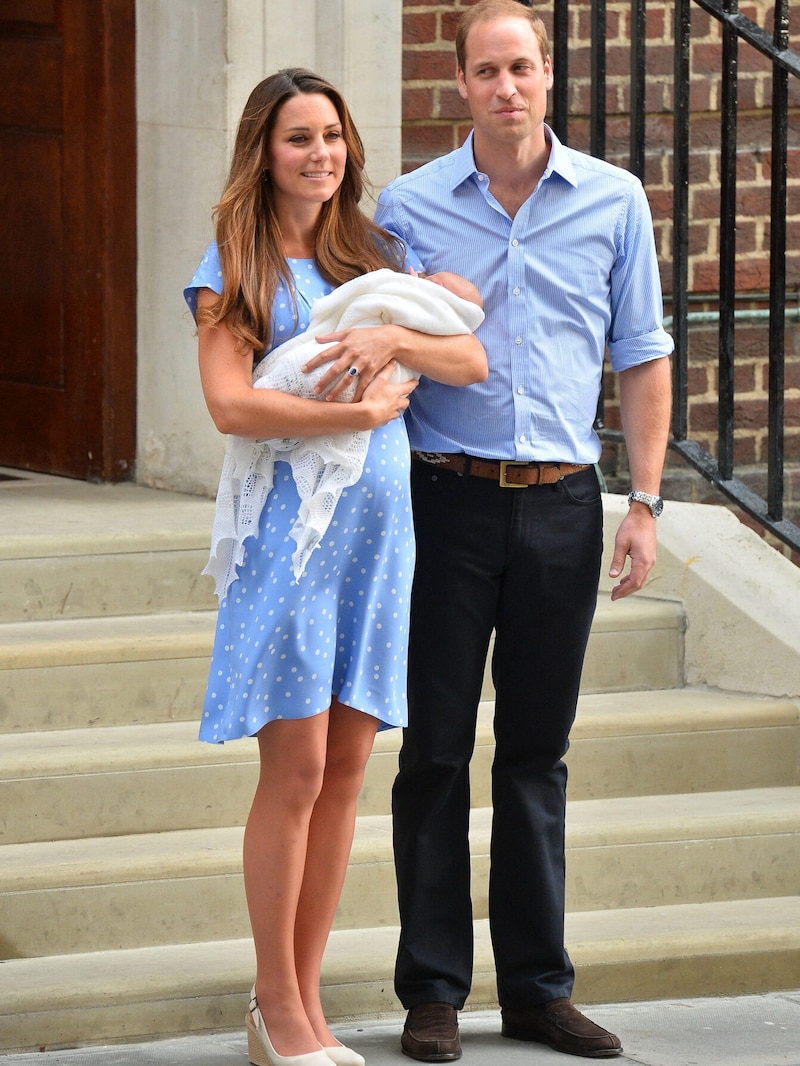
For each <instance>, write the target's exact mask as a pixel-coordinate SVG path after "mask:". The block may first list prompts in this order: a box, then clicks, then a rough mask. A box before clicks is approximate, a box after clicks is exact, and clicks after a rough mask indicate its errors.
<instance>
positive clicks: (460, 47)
mask: <svg viewBox="0 0 800 1066" xmlns="http://www.w3.org/2000/svg"><path fill="white" fill-rule="evenodd" d="M496 18H520V19H526V20H527V21H528V22H530V24H531V28H532V29H533V32H534V33H535V35H536V37H537V38H538V41H539V47H540V49H541V51H542V59H545V58H546V57H547V55H548V54H549V51H550V49H549V46H548V43H547V27H546V26H545V24H544V23H543V22H542V20H541V19H540V18H539V16H538V15H537V14H536V13H535V12H534V11H533V9H532V8H530V7H528V6H527V5H525V4H521V3H520V2H519V0H478V3H477V4H473V6H472V7H468V8H467V10H466V11H465V12H464V14H463V15H462V16H461V18H460V19H459V20H458V27H457V29H456V59H457V61H458V67H459V70H462V71H463V70H464V68H465V64H466V44H467V35H468V34H469V31H470V30H471V29H472V27H473V26H474V25H475V23H476V22H489V21H490V20H491V19H496Z"/></svg>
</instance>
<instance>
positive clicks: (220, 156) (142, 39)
mask: <svg viewBox="0 0 800 1066" xmlns="http://www.w3.org/2000/svg"><path fill="white" fill-rule="evenodd" d="M136 19H137V28H136V61H137V88H136V103H137V114H138V204H137V215H138V242H139V266H138V295H137V309H138V312H137V313H138V322H139V327H138V377H139V384H138V416H137V417H138V448H137V463H136V480H137V481H138V482H139V483H141V484H144V485H151V486H153V487H156V488H166V489H173V490H175V491H179V492H187V493H193V494H202V495H213V493H214V492H215V490H216V485H217V477H218V474H219V466H220V462H221V459H222V452H223V448H224V441H223V439H222V438H221V437H220V436H219V434H218V433H217V431H216V429H215V428H214V426H213V424H212V423H211V419H210V418H209V416H208V414H207V412H206V408H205V403H204V401H203V397H202V393H201V391H200V385H199V380H198V374H197V355H196V341H195V338H194V335H193V330H194V326H193V323H192V321H191V319H190V317H189V316H188V313H186V308H185V304H184V302H183V297H182V288H183V286H184V285H185V284H186V282H187V281H188V280H189V279H190V278H191V276H192V273H193V272H194V269H195V266H196V265H197V263H198V261H199V259H200V257H201V255H202V253H203V251H204V249H205V247H206V245H207V244H208V242H209V241H210V240H211V238H212V236H213V229H212V221H211V209H212V207H213V205H214V204H215V203H216V201H217V199H218V198H219V194H220V192H221V190H222V184H223V181H224V178H225V174H226V171H227V166H228V160H229V156H230V150H231V147H232V142H233V136H234V133H235V130H236V125H237V123H238V120H239V115H240V114H241V110H242V107H243V106H244V103H245V101H246V99H247V96H248V94H249V93H250V90H251V89H252V88H253V86H254V85H256V84H257V82H259V81H260V80H261V79H262V78H263V77H265V76H266V75H267V74H269V73H271V72H272V71H273V70H277V69H279V68H280V67H286V66H305V67H309V68H310V69H312V70H315V71H317V72H318V73H320V74H322V75H324V76H325V77H327V78H329V79H330V80H331V81H332V82H333V83H334V84H335V85H336V86H337V87H338V88H339V89H341V90H342V92H343V94H344V96H345V99H346V100H347V102H348V105H349V106H350V108H351V110H352V112H353V115H354V117H355V120H356V123H357V125H358V127H359V131H360V133H361V135H362V137H363V139H364V143H365V146H366V152H367V168H368V174H369V176H370V178H371V179H372V181H373V182H375V183H376V184H378V185H383V184H386V182H388V181H390V180H391V178H393V177H394V176H395V175H396V174H397V173H399V169H400V123H401V40H402V0H290V2H287V0H137V4H136ZM364 207H365V210H371V207H372V205H371V204H370V203H365V205H364Z"/></svg>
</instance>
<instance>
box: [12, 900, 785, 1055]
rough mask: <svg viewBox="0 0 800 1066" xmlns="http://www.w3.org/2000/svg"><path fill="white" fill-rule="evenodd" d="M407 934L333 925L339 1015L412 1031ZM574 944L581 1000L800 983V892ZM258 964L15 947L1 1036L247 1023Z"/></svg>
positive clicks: (643, 912) (482, 926)
mask: <svg viewBox="0 0 800 1066" xmlns="http://www.w3.org/2000/svg"><path fill="white" fill-rule="evenodd" d="M210 920H213V919H210ZM397 935H398V930H397V929H396V928H395V927H387V928H375V929H369V930H339V931H336V932H334V933H333V934H332V935H331V939H330V943H329V946H328V951H327V953H326V957H325V962H324V966H323V1006H324V1007H325V1010H326V1013H327V1015H328V1017H329V1018H330V1019H331V1021H333V1022H340V1021H343V1020H345V1019H352V1018H358V1019H361V1018H363V1019H368V1018H373V1017H376V1016H378V1015H384V1016H385V1015H393V1014H394V1015H395V1016H396V1017H397V1020H398V1030H397V1031H398V1037H399V1033H400V1029H401V1027H402V1022H401V1015H400V1005H399V1003H398V1001H397V1000H396V998H395V996H394V993H393V990H392V971H393V967H394V953H395V948H396V945H397ZM567 943H568V946H569V950H570V954H571V956H572V959H573V961H574V963H575V965H576V968H577V975H578V976H577V981H576V986H575V1001H576V1002H577V1003H580V1004H591V1003H611V1002H620V1001H625V1000H634V999H635V1000H642V999H648V998H649V999H655V998H658V999H671V998H683V997H688V996H703V995H706V996H707V995H718V996H719V995H722V996H724V995H743V994H748V993H756V992H761V991H766V990H770V991H777V990H780V989H795V988H796V987H797V974H798V972H800V896H783V897H779V898H775V899H759V900H743V901H731V902H722V903H704V904H684V905H678V906H666V907H644V908H626V909H623V910H607V911H589V912H578V913H573V914H568V915H567ZM253 974H254V956H253V948H252V943H251V941H250V940H249V939H247V938H242V939H236V940H222V941H213V942H204V943H196V944H187V945H167V946H163V947H152V948H140V949H131V950H122V951H107V952H97V953H93V954H76V955H61V956H52V957H49V958H37V959H11V960H8V961H7V962H5V963H4V964H3V966H2V967H0V1049H2V1050H4V1051H10V1050H29V1051H32V1050H42V1049H53V1048H55V1047H57V1046H62V1047H63V1046H71V1045H76V1044H77V1045H90V1044H100V1043H109V1042H120V1041H122V1042H126V1043H127V1042H132V1041H138V1040H147V1039H151V1038H154V1037H167V1036H175V1035H184V1034H186V1033H193V1034H201V1033H203V1032H218V1031H220V1030H224V1029H236V1030H239V1029H241V1026H242V1025H243V1018H244V1011H245V1009H246V1003H247V999H246V997H247V993H248V991H249V989H250V985H251V984H252V980H253ZM496 1006H497V1003H496V990H495V979H494V967H493V962H492V954H491V945H490V938H489V930H488V923H487V922H486V921H484V920H481V921H477V922H476V923H475V976H474V982H473V991H472V995H471V997H470V1000H469V1001H468V1007H471V1008H473V1009H484V1008H496ZM398 1053H399V1052H398Z"/></svg>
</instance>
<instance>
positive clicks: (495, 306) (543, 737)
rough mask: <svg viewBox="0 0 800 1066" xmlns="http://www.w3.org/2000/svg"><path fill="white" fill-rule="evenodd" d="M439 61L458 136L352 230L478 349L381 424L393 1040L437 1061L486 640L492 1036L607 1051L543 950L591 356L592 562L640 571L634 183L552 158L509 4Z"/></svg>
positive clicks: (662, 396)
mask: <svg viewBox="0 0 800 1066" xmlns="http://www.w3.org/2000/svg"><path fill="white" fill-rule="evenodd" d="M456 52H457V59H458V67H457V79H458V88H459V92H460V94H461V96H462V97H463V98H464V99H465V100H466V101H467V102H468V104H469V108H470V112H471V115H472V120H473V130H472V133H471V135H470V136H469V138H468V139H467V141H466V142H465V144H464V145H463V146H462V147H461V148H460V149H458V150H456V151H455V152H452V153H451V154H450V155H448V156H445V157H444V158H442V159H439V160H436V161H434V162H432V163H429V164H427V165H425V166H423V167H421V168H420V169H419V170H416V171H414V172H413V173H411V174H408V175H405V176H403V177H401V178H398V179H397V180H396V181H395V182H393V183H392V184H391V185H390V186H389V188H388V189H387V190H385V192H384V193H383V194H382V195H381V198H380V201H379V208H378V212H377V215H376V221H378V222H379V223H380V224H381V225H383V226H386V227H387V228H389V229H391V230H393V231H394V232H395V233H397V234H398V235H399V236H400V237H401V238H402V239H403V240H404V241H405V242H406V243H407V245H408V246H409V248H411V249H413V251H414V252H416V253H417V255H418V256H419V257H420V260H421V262H422V263H423V264H424V267H425V269H426V270H429V271H434V270H452V271H455V272H457V273H459V274H462V275H464V276H466V277H468V278H469V279H470V280H471V281H472V282H473V283H474V284H475V285H476V286H477V287H478V289H479V290H480V291H481V293H482V294H483V297H484V305H485V311H486V320H485V322H484V324H483V325H482V326H481V327H480V328H479V330H478V337H479V339H480V340H481V341H482V343H483V345H484V347H485V349H486V351H487V354H488V358H489V376H488V378H487V380H486V381H485V382H484V383H481V384H477V385H471V386H469V387H468V388H464V389H453V388H448V387H447V386H442V385H437V384H436V383H435V382H432V381H428V380H423V381H422V382H421V384H420V385H419V387H418V388H417V389H416V391H415V393H414V395H413V397H412V398H411V406H410V408H409V412H408V415H407V419H408V428H409V436H410V440H411V447H412V451H413V454H414V462H413V463H412V468H413V472H412V491H413V504H414V522H415V530H416V536H417V569H416V572H415V583H414V594H413V598H412V623H411V647H410V652H409V674H410V677H409V700H410V707H409V726H408V729H407V730H406V732H405V734H404V739H403V748H402V751H401V755H400V770H399V774H398V777H397V780H396V783H395V786H394V792H393V813H394V840H395V861H396V867H397V879H398V896H399V903H400V917H401V936H400V944H399V949H398V956H397V968H396V973H395V988H396V991H397V995H398V997H399V998H400V1000H401V1002H402V1003H403V1005H404V1006H405V1007H406V1009H407V1010H408V1017H407V1019H406V1025H405V1029H404V1031H403V1036H402V1042H401V1043H402V1049H403V1051H404V1052H405V1053H406V1054H407V1055H409V1056H410V1057H411V1058H414V1059H418V1060H420V1061H423V1062H443V1061H448V1060H452V1059H457V1058H458V1057H459V1056H460V1054H461V1047H460V1040H459V1033H458V1016H457V1013H456V1012H457V1011H458V1010H459V1009H460V1008H461V1007H462V1006H463V1004H464V1001H465V999H466V997H467V994H468V993H469V989H470V983H471V979H472V951H473V946H472V908H471V900H470V894H469V893H470V886H469V876H470V869H469V862H470V860H469V844H468V818H469V804H470V800H469V778H468V774H469V761H470V757H471V754H472V748H473V744H474V737H475V719H476V713H477V706H478V702H479V699H480V689H481V681H482V673H483V663H484V659H485V656H486V652H487V648H488V644H489V640H490V635H491V633H492V630H493V629H494V631H495V647H494V656H493V661H492V672H493V678H494V684H495V693H496V702H495V735H496V752H495V759H494V765H493V770H492V789H493V804H494V817H493V828H492V844H491V875H490V886H489V917H490V926H491V934H492V945H493V950H494V956H495V964H496V971H497V987H498V996H499V1002H500V1007H501V1010H502V1032H503V1035H504V1036H507V1037H511V1038H513V1039H518V1040H531V1041H539V1042H542V1043H545V1044H548V1045H550V1046H551V1047H553V1048H555V1049H557V1050H559V1051H563V1052H566V1053H568V1054H573V1055H581V1056H587V1057H598V1058H600V1057H606V1056H612V1055H617V1054H619V1053H620V1052H621V1050H622V1049H621V1046H620V1041H619V1040H618V1039H617V1037H616V1036H614V1035H613V1034H612V1033H608V1032H607V1031H606V1030H604V1029H602V1028H601V1027H600V1026H598V1025H595V1024H594V1023H593V1022H591V1021H590V1020H589V1019H588V1018H585V1017H584V1016H583V1015H582V1014H581V1013H580V1012H579V1011H578V1010H577V1009H576V1008H575V1007H574V1006H573V1005H572V1003H571V1000H570V996H571V992H572V986H573V978H574V972H573V968H572V965H571V963H570V960H569V957H568V955H567V953H566V951H565V949H564V815H565V804H566V769H565V767H564V764H563V762H562V757H563V756H564V754H565V752H566V750H567V746H568V738H569V731H570V728H571V725H572V721H573V718H574V714H575V707H576V702H577V697H578V688H579V683H580V674H581V669H582V665H583V656H584V651H585V647H586V642H587V639H588V636H589V630H590V627H591V622H592V615H593V612H594V608H595V605H596V598H597V589H598V581H599V571H600V561H601V550H602V513H601V507H602V505H601V498H600V492H599V488H598V482H597V477H596V474H595V470H594V465H593V464H595V463H596V462H597V460H598V459H599V456H600V450H601V449H600V443H599V441H598V438H597V436H596V434H595V432H594V430H593V420H594V415H595V410H596V404H597V398H598V394H599V390H600V384H601V373H602V363H603V357H604V351H605V349H606V346H607V348H608V352H609V356H610V360H611V364H612V367H613V368H614V370H616V371H618V372H619V382H620V401H621V409H622V420H623V427H624V430H625V436H626V441H627V447H628V455H629V462H630V471H631V482H632V485H631V487H632V489H633V490H634V493H635V495H634V498H633V499H632V500H631V502H630V508H629V512H628V514H627V515H626V517H625V518H624V520H623V522H622V523H621V525H620V528H619V531H618V533H617V536H616V542H615V551H614V555H613V561H612V564H611V570H610V573H611V575H612V577H615V578H616V577H619V578H620V580H619V582H618V584H617V585H616V586H615V588H614V590H613V592H612V599H615V600H616V599H619V598H620V597H622V596H627V595H629V594H630V593H632V592H635V591H637V590H638V589H640V588H641V587H642V585H643V584H644V582H645V579H646V577H647V575H648V573H649V571H650V569H651V568H652V566H653V563H654V562H655V553H656V516H657V514H658V513H659V512H660V508H661V500H660V497H659V496H658V492H659V485H660V479H661V471H662V466H663V461H664V455H665V451H666V442H667V435H668V425H669V412H670V367H669V359H668V356H669V354H670V352H671V351H672V341H671V339H670V338H669V337H668V336H667V334H665V333H664V331H663V328H662V298H661V292H660V282H659V276H658V267H657V262H656V254H655V242H654V238H653V229H652V221H651V218H650V212H649V208H648V204H647V200H646V198H645V195H644V192H643V190H642V187H641V184H640V183H639V182H638V180H637V179H636V178H634V177H633V176H632V175H630V174H628V173H627V172H625V171H622V170H620V169H618V168H616V167H612V166H610V165H609V164H607V163H604V162H601V161H598V160H593V159H590V158H589V157H587V156H585V155H581V154H579V153H577V152H574V151H571V150H569V149H567V148H565V147H564V146H563V145H561V144H560V143H559V141H558V139H557V138H556V137H555V135H554V134H553V132H552V131H551V130H550V129H549V128H548V127H547V126H546V125H545V123H544V118H545V112H546V106H547V92H548V90H549V89H550V88H551V87H552V82H553V72H552V65H551V61H550V58H549V55H548V50H547V37H546V32H545V29H544V26H543V24H542V23H541V21H540V20H539V19H538V18H537V17H536V16H535V15H534V14H533V13H532V12H531V11H530V10H529V9H528V8H526V7H525V6H523V5H521V4H519V3H517V2H516V0H479V2H478V3H477V4H475V5H474V6H473V7H470V8H468V9H467V11H466V12H465V14H464V15H463V16H462V19H461V21H460V24H459V27H458V33H457V38H456ZM508 460H512V461H513V463H508V462H507V461H508ZM516 463H519V464H521V465H514V464H516ZM626 557H630V561H631V565H630V570H629V572H628V573H627V574H626V575H625V576H622V574H623V570H624V567H625V560H626Z"/></svg>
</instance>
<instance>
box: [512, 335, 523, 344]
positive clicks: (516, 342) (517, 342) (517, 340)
mask: <svg viewBox="0 0 800 1066" xmlns="http://www.w3.org/2000/svg"><path fill="white" fill-rule="evenodd" d="M514 343H515V344H522V337H517V338H516V340H515V341H514Z"/></svg>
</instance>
